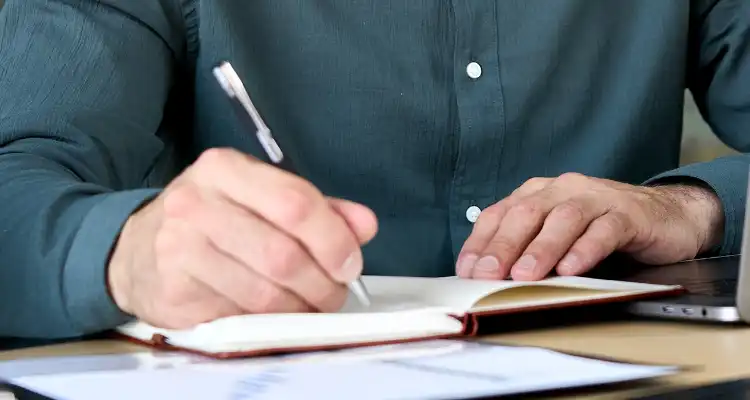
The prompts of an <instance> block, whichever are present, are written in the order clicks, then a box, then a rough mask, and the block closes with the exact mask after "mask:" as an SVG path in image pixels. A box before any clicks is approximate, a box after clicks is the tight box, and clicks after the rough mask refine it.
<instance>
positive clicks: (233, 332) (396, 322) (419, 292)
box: [116, 276, 682, 358]
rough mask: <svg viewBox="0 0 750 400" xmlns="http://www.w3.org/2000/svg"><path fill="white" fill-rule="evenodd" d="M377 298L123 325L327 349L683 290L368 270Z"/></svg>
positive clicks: (218, 352)
mask: <svg viewBox="0 0 750 400" xmlns="http://www.w3.org/2000/svg"><path fill="white" fill-rule="evenodd" d="M362 279H363V281H364V283H365V285H367V288H368V290H369V292H370V295H371V296H372V300H373V304H372V305H371V306H370V307H369V308H363V307H361V306H360V305H359V303H358V302H357V301H356V299H355V298H354V297H351V298H350V299H349V300H348V302H347V304H345V305H344V307H343V308H342V309H341V310H340V312H337V313H310V314H254V315H244V316H235V317H228V318H223V319H219V320H216V321H213V322H209V323H205V324H202V325H198V326H196V327H194V328H192V329H188V330H165V329H157V328H155V327H152V326H150V325H148V324H145V323H143V322H139V321H135V322H132V323H129V324H126V325H123V326H121V327H119V328H118V329H117V330H116V331H117V333H118V334H119V335H121V336H124V337H126V338H128V339H130V340H133V341H137V342H141V343H145V344H150V345H155V346H161V347H165V348H171V349H174V348H177V349H181V350H185V351H189V352H194V353H199V354H203V355H208V356H211V357H216V358H232V357H246V356H254V355H264V354H270V353H281V352H292V351H304V350H321V349H333V348H342V347H354V346H361V345H373V344H383V343H397V342H405V341H413V340H425V339H434V338H450V337H460V336H471V335H473V334H474V333H476V329H477V324H478V318H479V317H481V316H485V315H497V314H509V313H517V312H524V311H531V310H539V309H548V308H555V307H571V306H576V305H585V304H594V303H605V302H618V301H629V300H634V299H641V298H645V297H653V296H666V295H670V294H675V293H679V292H682V288H681V287H679V286H662V285H651V284H642V283H631V282H621V281H611V280H601V279H592V278H582V277H552V278H548V279H546V280H542V281H537V282H517V281H509V280H505V281H488V280H487V281H483V280H465V279H459V278H457V277H447V278H419V277H391V276H364V277H363V278H362Z"/></svg>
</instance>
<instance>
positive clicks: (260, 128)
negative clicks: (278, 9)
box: [213, 61, 371, 307]
mask: <svg viewBox="0 0 750 400" xmlns="http://www.w3.org/2000/svg"><path fill="white" fill-rule="evenodd" d="M213 74H214V76H215V77H216V80H217V81H219V85H221V88H222V89H223V90H224V92H225V93H226V94H227V96H228V97H229V99H230V100H232V102H231V103H232V106H233V108H234V111H235V113H236V114H237V116H238V117H239V118H240V119H241V120H243V123H246V124H248V126H249V125H250V124H252V125H255V127H256V133H255V135H256V137H257V138H258V141H259V142H260V145H261V146H262V147H263V150H264V151H265V152H266V154H267V155H268V158H269V159H270V160H271V162H272V163H274V164H276V165H277V166H279V167H280V168H282V169H284V170H286V171H288V172H291V173H294V174H297V170H296V169H295V168H294V166H293V164H292V162H291V160H290V159H289V157H285V156H284V153H283V152H282V151H281V148H280V147H279V145H278V144H277V143H276V140H275V139H274V138H273V135H272V134H271V130H270V129H269V128H268V126H267V125H266V123H265V122H264V121H263V118H261V117H260V113H258V110H257V109H256V108H255V105H254V104H253V102H252V100H251V99H250V95H249V94H248V93H247V90H246V89H245V85H244V84H243V83H242V80H241V79H240V77H239V75H237V72H236V71H235V70H234V68H232V65H231V64H230V63H228V62H226V61H223V62H221V63H220V64H219V65H217V66H216V67H214V69H213ZM248 118H249V120H248ZM349 290H350V291H351V292H352V293H353V294H354V295H355V296H356V297H357V299H358V300H359V301H360V303H362V304H363V305H364V306H366V307H369V306H370V304H371V300H370V294H369V293H368V292H367V288H366V287H365V285H364V283H363V282H362V278H357V279H356V280H355V281H353V282H350V283H349Z"/></svg>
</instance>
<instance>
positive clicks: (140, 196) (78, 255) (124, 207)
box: [63, 189, 160, 333]
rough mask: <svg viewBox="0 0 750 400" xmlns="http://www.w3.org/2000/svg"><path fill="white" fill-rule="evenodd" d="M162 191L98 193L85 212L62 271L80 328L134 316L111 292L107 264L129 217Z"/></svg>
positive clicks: (100, 327) (105, 326)
mask: <svg viewBox="0 0 750 400" xmlns="http://www.w3.org/2000/svg"><path fill="white" fill-rule="evenodd" d="M159 193H160V190H159V189H140V190H132V191H124V192H115V193H107V194H103V195H99V197H100V200H99V201H98V202H97V203H96V205H94V207H93V208H92V209H91V210H90V211H89V212H88V213H87V214H86V217H85V218H84V220H83V223H82V224H81V226H80V229H79V230H78V233H77V234H76V236H75V238H74V239H73V243H72V245H71V248H70V252H69V254H68V258H67V260H66V262H65V269H64V272H63V274H64V275H63V296H64V299H63V301H64V304H65V308H66V310H67V312H68V316H69V318H70V321H72V322H73V324H75V327H76V328H77V329H78V330H79V331H80V332H84V333H98V332H102V331H105V330H109V329H112V328H114V327H116V326H119V325H121V324H123V323H125V322H128V321H130V320H131V319H132V316H130V315H127V314H125V313H124V312H122V311H121V310H120V309H119V308H118V307H117V305H116V304H115V302H114V300H113V299H112V297H111V296H110V293H109V289H108V285H107V266H108V264H109V257H110V254H111V251H112V250H113V248H114V245H115V243H116V241H117V238H118V236H119V234H120V231H121V229H122V227H123V225H124V224H125V222H126V221H127V219H128V217H130V215H131V214H132V213H133V212H134V211H135V210H137V209H138V208H139V207H140V206H141V205H143V204H144V203H145V202H147V201H149V200H150V199H152V198H154V197H155V196H156V195H158V194H159Z"/></svg>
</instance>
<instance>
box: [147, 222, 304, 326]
mask: <svg viewBox="0 0 750 400" xmlns="http://www.w3.org/2000/svg"><path fill="white" fill-rule="evenodd" d="M194 226H195V225H194V224H192V223H191V222H190V221H183V220H176V219H172V220H168V221H167V222H166V224H165V226H164V229H163V230H162V233H161V235H162V236H161V239H160V243H161V245H162V246H164V241H165V239H164V237H165V236H166V235H170V236H173V237H174V238H179V241H180V242H181V250H182V251H181V255H179V256H176V257H174V258H172V259H171V266H172V268H175V269H177V268H179V270H180V271H183V272H185V273H187V274H188V276H190V277H192V278H194V279H195V280H197V281H199V282H201V283H202V284H204V285H205V286H206V287H208V288H210V289H211V290H212V291H213V292H214V294H215V296H212V297H219V298H221V299H223V300H224V302H231V303H233V304H234V307H232V308H233V309H234V310H235V311H233V314H246V313H274V312H276V313H281V312H307V311H310V307H309V306H308V305H307V304H306V303H305V302H304V301H302V300H301V299H300V298H299V297H297V296H296V295H294V294H293V293H291V292H288V291H286V290H285V289H283V288H281V287H279V286H277V285H275V284H273V283H272V282H270V281H268V280H267V279H265V278H263V277H262V276H259V275H258V274H256V273H254V272H253V271H252V270H251V269H249V268H245V267H244V266H243V265H241V264H240V263H238V262H237V261H235V260H234V259H232V258H230V257H228V256H226V255H225V254H223V253H222V252H220V251H217V250H216V249H214V248H213V246H212V245H211V243H210V242H209V241H208V239H207V238H206V237H205V236H204V235H203V234H202V233H201V232H199V231H196V230H195V229H194V228H193V227H194ZM169 232H172V233H169ZM206 300H210V301H206ZM217 303H221V302H219V301H217V299H215V298H214V299H205V298H201V299H200V301H198V302H197V305H196V306H198V307H204V308H207V310H208V309H212V311H213V314H214V315H213V317H214V318H219V317H223V316H227V312H229V310H228V309H227V307H226V306H224V307H220V308H217V306H220V304H217ZM183 306H185V305H184V304H183ZM196 306H193V307H192V308H193V309H194V308H195V307H196ZM186 308H191V307H189V306H188V307H186Z"/></svg>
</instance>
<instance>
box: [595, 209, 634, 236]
mask: <svg viewBox="0 0 750 400" xmlns="http://www.w3.org/2000/svg"><path fill="white" fill-rule="evenodd" d="M601 225H602V230H604V231H605V233H606V234H614V233H627V231H628V224H626V223H625V216H624V215H623V214H621V213H618V212H613V213H609V214H607V218H602V219H601Z"/></svg>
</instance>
